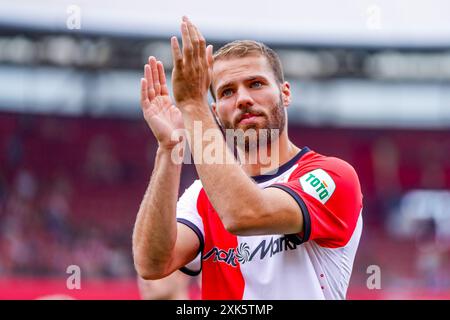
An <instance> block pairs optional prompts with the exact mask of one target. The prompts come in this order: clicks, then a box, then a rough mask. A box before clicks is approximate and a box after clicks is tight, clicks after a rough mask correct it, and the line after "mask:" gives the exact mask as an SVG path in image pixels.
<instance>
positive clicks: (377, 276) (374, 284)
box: [366, 265, 381, 290]
mask: <svg viewBox="0 0 450 320" xmlns="http://www.w3.org/2000/svg"><path fill="white" fill-rule="evenodd" d="M366 273H367V274H371V275H370V277H369V278H367V282H366V285H367V289H369V290H373V289H378V290H379V289H381V269H380V267H379V266H377V265H370V266H368V267H367V271H366Z"/></svg>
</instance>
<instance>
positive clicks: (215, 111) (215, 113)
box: [211, 102, 222, 126]
mask: <svg viewBox="0 0 450 320" xmlns="http://www.w3.org/2000/svg"><path fill="white" fill-rule="evenodd" d="M211 110H212V113H213V115H214V119H216V122H217V124H218V125H219V126H222V123H221V122H220V120H219V115H218V114H217V104H216V103H215V102H212V103H211Z"/></svg>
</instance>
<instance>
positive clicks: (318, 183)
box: [300, 169, 336, 204]
mask: <svg viewBox="0 0 450 320" xmlns="http://www.w3.org/2000/svg"><path fill="white" fill-rule="evenodd" d="M300 185H301V186H302V189H303V191H305V192H306V193H308V194H309V195H311V196H313V197H314V198H316V199H317V200H319V201H320V202H322V204H325V203H326V202H327V201H328V199H330V197H331V195H332V194H333V192H334V190H335V189H336V184H335V183H334V181H333V179H332V178H331V177H330V175H329V174H328V173H327V172H325V171H324V170H322V169H315V170H313V171H310V172H308V173H307V174H305V175H303V176H302V177H301V178H300Z"/></svg>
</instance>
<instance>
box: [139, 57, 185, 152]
mask: <svg viewBox="0 0 450 320" xmlns="http://www.w3.org/2000/svg"><path fill="white" fill-rule="evenodd" d="M144 75H145V78H142V79H141V108H142V112H143V114H144V118H145V121H147V124H148V126H149V127H150V129H151V130H152V132H153V134H154V135H155V137H156V140H157V141H158V144H159V147H160V148H165V149H169V150H171V149H173V148H174V147H175V146H176V145H177V144H178V143H180V141H181V139H178V140H177V139H172V135H173V133H174V131H175V130H177V129H182V128H183V118H182V116H181V112H180V110H178V108H177V107H175V105H174V104H173V102H172V99H171V98H170V96H169V90H168V89H167V84H166V76H165V74H164V67H163V64H162V62H161V61H156V59H155V57H149V59H148V64H146V65H145V66H144Z"/></svg>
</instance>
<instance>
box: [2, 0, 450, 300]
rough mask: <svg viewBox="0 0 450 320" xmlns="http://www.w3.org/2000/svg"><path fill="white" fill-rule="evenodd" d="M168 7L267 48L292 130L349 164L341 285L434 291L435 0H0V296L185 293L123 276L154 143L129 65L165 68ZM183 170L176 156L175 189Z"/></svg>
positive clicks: (438, 71) (444, 85) (445, 191)
mask: <svg viewBox="0 0 450 320" xmlns="http://www.w3.org/2000/svg"><path fill="white" fill-rule="evenodd" d="M183 14H187V15H189V17H190V18H191V19H192V20H193V21H194V22H196V23H197V24H198V26H199V27H200V29H201V30H202V32H203V34H204V35H205V37H206V38H207V40H208V41H209V42H210V43H212V44H214V47H215V48H216V49H217V48H218V47H220V45H221V44H223V43H225V42H227V41H231V40H234V39H244V38H250V39H255V40H260V41H263V42H265V43H267V44H268V45H270V46H271V47H273V48H274V49H275V50H276V51H277V52H278V53H279V55H280V57H281V59H282V62H283V65H284V68H285V74H286V77H287V79H288V80H289V81H290V82H291V85H292V89H293V105H292V106H291V107H290V108H289V123H290V127H289V131H290V134H291V137H292V138H293V140H294V142H295V143H296V144H298V145H300V146H306V145H307V146H309V147H310V148H312V149H314V150H316V151H317V152H320V153H323V154H327V155H335V156H338V157H341V158H343V159H345V160H346V161H348V162H349V163H351V164H352V165H353V166H354V167H355V168H356V170H357V172H358V174H359V177H360V181H361V184H362V188H363V193H364V205H365V209H364V212H363V213H364V221H365V225H364V232H363V236H362V239H361V244H360V248H359V251H358V254H357V258H356V261H355V265H354V272H353V276H352V280H351V284H350V288H349V291H348V298H349V299H450V272H449V271H450V259H449V254H450V252H449V248H450V209H449V208H450V192H449V189H450V130H449V129H450V3H449V2H446V1H444V0H441V1H439V0H433V1H406V0H405V1H387V0H377V1H365V0H363V1H358V2H357V3H355V2H353V1H349V0H346V1H339V4H338V3H335V2H332V1H325V0H320V1H294V0H292V1H286V0H281V1H275V2H274V1H268V0H266V1H258V2H254V1H237V0H229V1H227V2H226V3H225V2H221V3H214V4H212V3H211V2H207V1H191V2H186V1H182V0H166V1H163V2H160V1H153V0H151V1H137V0H129V1H126V2H121V3H119V2H118V1H117V2H113V3H111V2H109V1H106V0H97V1H95V2H93V1H92V2H91V1H76V0H74V1H66V0H64V1H51V0H41V1H24V0H17V1H14V2H13V1H6V0H0V299H37V298H43V297H44V298H45V297H47V298H48V297H55V295H57V297H59V298H61V297H62V298H70V297H71V298H74V299H139V298H158V297H159V298H173V297H175V296H173V295H171V293H170V291H171V290H172V291H173V287H174V284H175V287H176V288H178V289H180V288H186V290H187V291H183V292H182V293H181V294H185V296H183V295H182V297H187V298H190V299H198V298H199V288H198V282H197V280H196V279H191V280H190V279H186V278H184V277H182V276H178V275H176V276H175V277H176V278H174V279H173V280H171V282H170V281H169V283H161V284H158V286H156V284H152V283H147V284H145V285H142V284H138V281H137V278H136V274H135V271H134V268H133V262H132V256H131V234H132V227H133V223H134V220H135V215H136V212H137V209H138V206H139V203H140V200H141V197H142V195H143V193H144V191H145V188H146V185H147V182H148V180H149V177H150V174H151V170H152V168H153V157H154V153H155V148H156V146H155V140H154V138H153V136H152V134H151V132H150V130H149V129H148V127H147V126H146V124H145V122H144V120H143V118H142V116H141V111H140V107H139V80H140V77H141V74H142V67H143V64H144V63H145V61H146V59H147V57H148V56H149V55H155V56H157V57H158V58H159V59H161V60H162V61H163V62H164V64H165V67H166V68H167V72H168V74H170V70H171V64H172V62H171V55H170V47H169V37H170V36H171V35H174V34H175V35H179V31H178V27H179V21H180V17H181V16H182V15H183ZM195 177H196V173H195V168H194V167H193V166H192V165H185V166H184V168H183V177H182V186H181V188H180V190H181V191H182V190H184V189H185V188H186V187H187V186H188V185H190V183H191V182H192V180H193V179H194V178H195ZM70 265H77V266H79V267H80V269H81V289H80V290H77V289H75V290H69V289H68V288H67V287H66V280H67V278H68V277H69V276H70V274H68V273H66V270H67V267H68V266H70ZM369 266H379V267H380V271H381V289H369V288H368V287H367V281H368V278H369V277H370V275H371V273H370V272H368V268H369ZM369 270H370V268H369ZM177 277H178V278H177ZM146 285H147V287H146ZM178 293H180V292H178Z"/></svg>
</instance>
